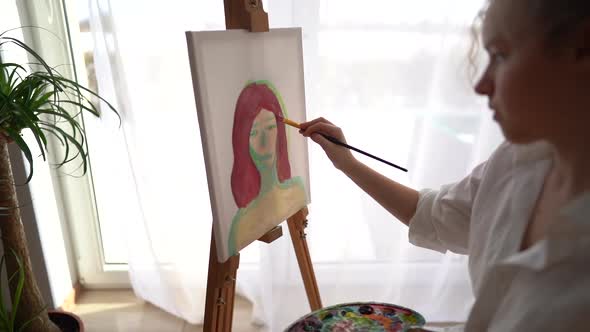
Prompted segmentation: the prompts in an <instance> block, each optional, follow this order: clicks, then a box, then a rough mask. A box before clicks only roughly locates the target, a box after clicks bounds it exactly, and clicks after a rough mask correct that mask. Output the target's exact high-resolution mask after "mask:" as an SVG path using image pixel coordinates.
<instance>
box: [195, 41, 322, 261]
mask: <svg viewBox="0 0 590 332" xmlns="http://www.w3.org/2000/svg"><path fill="white" fill-rule="evenodd" d="M187 42H188V49H189V60H190V63H191V74H192V78H193V88H194V93H195V100H196V106H197V115H198V122H199V128H200V133H201V141H202V144H203V156H204V159H205V160H204V162H205V166H206V169H207V180H208V184H209V186H208V188H204V189H208V190H209V196H210V198H211V208H212V218H213V229H214V235H215V244H216V249H217V254H218V260H219V261H220V262H223V261H225V260H227V259H228V258H229V257H231V256H232V255H235V254H237V253H238V252H239V251H240V250H242V249H243V248H245V247H246V246H248V245H249V244H250V243H252V242H254V241H256V240H257V239H259V238H260V237H262V236H263V235H264V234H266V233H267V232H268V231H270V230H272V229H273V228H274V227H276V226H277V225H279V224H280V223H282V222H283V221H285V220H286V219H287V218H289V217H290V216H292V215H293V214H295V213H296V212H297V211H299V210H300V209H302V208H303V207H305V206H307V205H308V204H309V203H310V194H309V193H310V188H309V162H308V154H307V143H306V141H305V139H304V138H303V137H302V136H301V135H300V134H298V133H297V129H295V128H292V127H289V126H286V125H285V124H284V123H283V122H282V119H283V118H290V119H293V120H295V121H298V122H302V121H305V93H304V81H303V60H302V51H301V30H300V29H272V30H271V31H269V32H265V33H248V32H246V31H240V30H228V31H207V32H187ZM195 222H198V221H195Z"/></svg>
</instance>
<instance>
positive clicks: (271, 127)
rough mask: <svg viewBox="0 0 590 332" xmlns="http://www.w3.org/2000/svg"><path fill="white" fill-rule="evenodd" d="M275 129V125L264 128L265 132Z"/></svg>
mask: <svg viewBox="0 0 590 332" xmlns="http://www.w3.org/2000/svg"><path fill="white" fill-rule="evenodd" d="M276 127H277V125H276V124H273V125H270V126H268V127H266V129H267V130H271V129H275V128H276Z"/></svg>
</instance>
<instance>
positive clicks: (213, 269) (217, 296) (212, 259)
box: [203, 232, 240, 332]
mask: <svg viewBox="0 0 590 332" xmlns="http://www.w3.org/2000/svg"><path fill="white" fill-rule="evenodd" d="M239 265H240V256H239V254H238V255H235V256H232V257H230V258H229V259H228V260H227V261H226V262H224V263H219V262H218V261H217V249H216V246H215V239H214V236H213V232H212V233H211V249H210V254H209V275H208V276H207V294H206V299H205V322H204V326H203V330H204V331H208V332H230V331H231V329H232V320H233V313H234V297H235V292H236V275H237V272H238V266H239Z"/></svg>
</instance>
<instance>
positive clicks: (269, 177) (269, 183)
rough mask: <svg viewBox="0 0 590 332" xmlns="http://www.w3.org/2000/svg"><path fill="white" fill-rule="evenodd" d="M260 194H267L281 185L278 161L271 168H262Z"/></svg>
mask: <svg viewBox="0 0 590 332" xmlns="http://www.w3.org/2000/svg"><path fill="white" fill-rule="evenodd" d="M259 171H260V194H266V193H267V192H269V191H270V190H272V188H273V187H274V186H276V185H277V184H278V183H279V176H278V174H277V167H276V161H275V162H273V164H272V166H270V167H266V166H265V167H260V169H259Z"/></svg>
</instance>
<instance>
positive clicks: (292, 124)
mask: <svg viewBox="0 0 590 332" xmlns="http://www.w3.org/2000/svg"><path fill="white" fill-rule="evenodd" d="M281 119H282V120H283V123H284V124H286V125H289V126H291V127H295V128H297V129H301V125H300V124H299V123H297V122H295V121H293V120H289V119H287V118H281ZM320 135H322V136H323V137H324V138H325V139H327V140H328V141H330V142H332V143H334V144H336V145H340V146H343V147H345V148H347V149H350V150H352V151H356V152H358V153H361V154H364V155H365V156H367V157H371V158H373V159H375V160H379V161H380V162H382V163H385V164H387V165H389V166H392V167H395V168H397V169H399V170H402V171H404V172H407V171H408V170H407V169H406V168H403V167H401V166H398V165H396V164H394V163H391V162H389V161H387V160H385V159H381V158H379V157H377V156H375V155H373V154H370V153H368V152H365V151H363V150H361V149H357V148H355V147H354V146H352V145H348V144H346V143H344V142H341V141H340V140H338V139H337V138H336V137H332V136H330V135H326V134H322V133H320Z"/></svg>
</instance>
